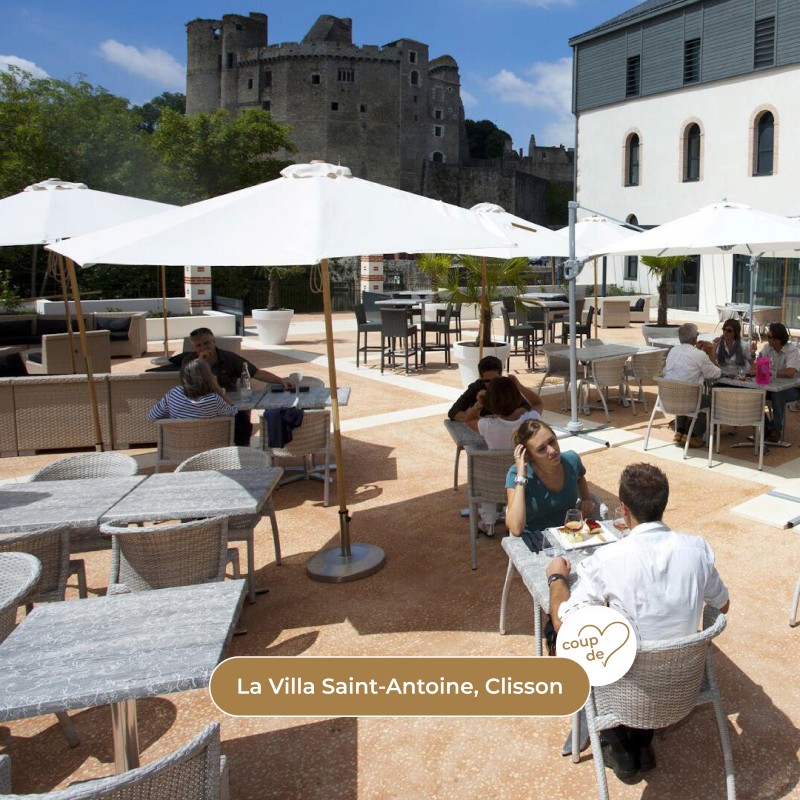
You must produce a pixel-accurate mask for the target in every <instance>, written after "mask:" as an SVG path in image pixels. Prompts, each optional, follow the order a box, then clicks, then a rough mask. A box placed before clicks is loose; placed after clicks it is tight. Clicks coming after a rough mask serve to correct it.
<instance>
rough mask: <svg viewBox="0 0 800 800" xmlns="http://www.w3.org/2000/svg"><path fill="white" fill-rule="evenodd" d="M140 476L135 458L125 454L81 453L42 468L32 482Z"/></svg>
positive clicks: (34, 475) (32, 477)
mask: <svg viewBox="0 0 800 800" xmlns="http://www.w3.org/2000/svg"><path fill="white" fill-rule="evenodd" d="M138 474H139V464H138V463H137V462H136V459H135V458H132V457H131V456H126V455H125V454H124V453H81V454H80V455H77V456H70V457H69V458H62V459H61V460H60V461H54V462H53V463H52V464H48V465H47V466H46V467H42V468H41V469H40V470H39V471H38V472H35V473H34V474H33V475H32V476H31V480H32V481H72V480H82V479H84V478H129V477H132V476H134V475H138Z"/></svg>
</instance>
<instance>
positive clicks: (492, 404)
mask: <svg viewBox="0 0 800 800" xmlns="http://www.w3.org/2000/svg"><path fill="white" fill-rule="evenodd" d="M519 398H520V394H519V388H518V387H517V383H516V381H515V380H514V379H513V378H502V377H500V378H493V379H492V380H491V382H490V383H489V386H488V387H487V388H486V391H481V392H479V393H478V399H477V401H476V403H475V405H474V406H471V407H470V408H468V409H467V412H466V417H465V419H464V421H465V422H466V424H467V425H468V426H469V427H470V428H472V429H473V430H475V431H478V433H480V435H481V436H483V438H484V439H486V444H487V445H489V449H490V450H511V449H512V448H513V447H514V442H513V436H514V431H515V430H516V429H517V428H518V427H519V426H520V424H521V423H522V422H525V420H528V419H540V416H539V412H538V411H526V410H525V409H524V408H523V407H522V406H520V404H519ZM484 408H485V409H486V411H488V412H489V413H488V415H486V416H481V414H482V413H483V409H484ZM480 516H481V519H480V522H479V523H478V530H480V531H482V532H483V533H485V534H486V535H487V536H494V524H495V522H497V504H496V503H481V507H480Z"/></svg>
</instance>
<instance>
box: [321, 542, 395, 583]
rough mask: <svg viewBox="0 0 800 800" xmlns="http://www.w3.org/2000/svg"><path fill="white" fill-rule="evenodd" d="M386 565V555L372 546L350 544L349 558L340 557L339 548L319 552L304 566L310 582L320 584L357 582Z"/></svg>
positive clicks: (340, 550)
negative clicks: (318, 582)
mask: <svg viewBox="0 0 800 800" xmlns="http://www.w3.org/2000/svg"><path fill="white" fill-rule="evenodd" d="M385 563H386V553H384V552H383V550H381V548H380V547H376V546H375V545H372V544H351V545H350V556H349V557H346V556H343V555H342V548H341V547H332V548H330V549H329V550H321V551H320V552H319V553H317V554H316V555H314V556H312V557H311V558H310V559H309V560H308V563H307V564H306V574H307V575H308V577H309V578H311V580H314V581H321V582H322V583H345V582H347V581H357V580H359V579H360V578H366V577H368V576H369V575H372V574H374V573H375V572H377V571H378V570H379V569H381V568H382V567H383V565H384V564H385Z"/></svg>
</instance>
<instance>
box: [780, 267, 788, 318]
mask: <svg viewBox="0 0 800 800" xmlns="http://www.w3.org/2000/svg"><path fill="white" fill-rule="evenodd" d="M788 289H789V259H788V258H784V259H783V293H782V294H781V321H783V320H785V319H786V292H787V290H788ZM784 324H786V323H785V322H784ZM786 327H787V328H788V327H790V326H789V325H786Z"/></svg>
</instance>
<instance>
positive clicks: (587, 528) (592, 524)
mask: <svg viewBox="0 0 800 800" xmlns="http://www.w3.org/2000/svg"><path fill="white" fill-rule="evenodd" d="M549 533H550V535H551V538H553V539H554V540H555V541H557V542H558V544H559V545H560V546H561V547H563V548H564V549H565V550H572V549H577V548H580V547H596V546H597V545H599V544H607V543H608V542H616V541H617V540H618V539H619V536H618V535H617V531H616V529H615V528H614V526H613V525H612V524H611V523H610V522H600V521H598V520H596V519H586V520H584V521H583V524H582V525H581V526H580V527H579V528H578V527H576V528H567V527H565V526H562V527H560V528H550V531H549Z"/></svg>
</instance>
